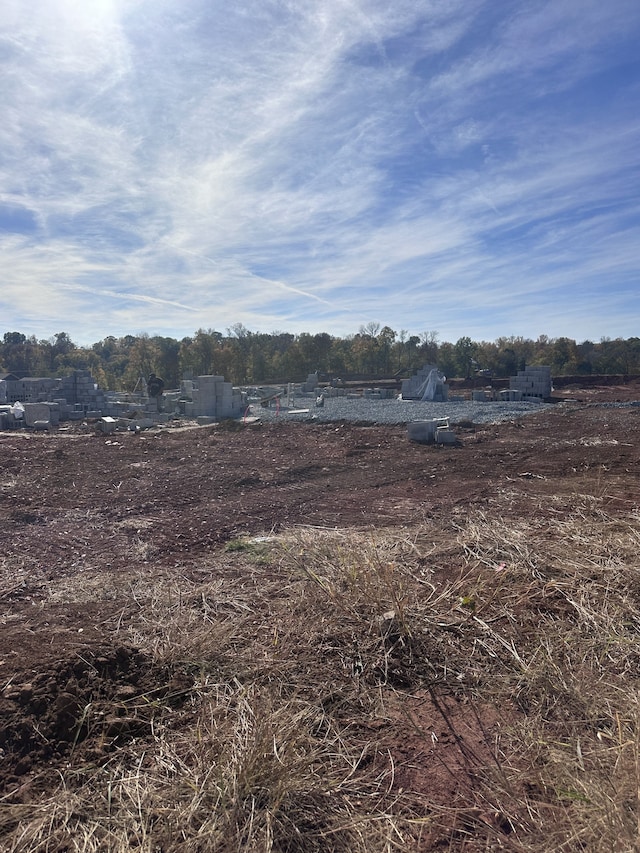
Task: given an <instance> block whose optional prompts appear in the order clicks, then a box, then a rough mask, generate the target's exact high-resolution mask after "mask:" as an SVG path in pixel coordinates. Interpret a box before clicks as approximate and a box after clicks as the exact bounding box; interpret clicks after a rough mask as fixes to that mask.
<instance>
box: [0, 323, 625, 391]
mask: <svg viewBox="0 0 640 853" xmlns="http://www.w3.org/2000/svg"><path fill="white" fill-rule="evenodd" d="M425 364H437V365H438V367H439V368H440V370H441V371H442V372H443V373H444V374H445V376H447V377H448V378H455V377H460V378H468V377H471V376H472V375H474V374H476V373H477V372H478V371H490V372H491V375H492V376H495V377H497V378H501V377H508V376H512V375H514V374H515V373H517V371H518V370H523V369H524V368H525V367H527V366H532V365H536V364H546V365H550V367H551V371H552V374H553V375H554V376H562V375H573V374H582V375H585V376H586V375H590V374H603V373H617V374H629V373H640V338H636V337H633V338H628V339H626V340H625V339H623V338H616V339H614V340H611V339H610V338H602V339H601V340H600V341H598V342H597V343H596V342H594V341H583V342H582V343H576V341H574V340H572V339H571V338H548V337H547V336H546V335H541V336H540V337H539V338H537V340H535V341H534V340H530V339H528V338H522V337H501V338H498V339H497V340H495V341H492V342H488V341H473V340H471V338H469V337H462V338H460V339H459V340H457V341H456V342H455V343H449V342H445V341H443V342H440V341H439V339H438V333H437V332H433V331H430V332H423V333H422V334H420V335H409V334H408V333H407V332H406V331H404V330H401V331H400V332H396V331H394V330H393V329H391V328H390V327H389V326H382V327H381V326H380V324H378V323H368V324H367V325H366V326H362V327H361V328H360V330H359V331H358V333H357V334H354V335H348V336H347V337H344V338H339V337H334V336H333V335H329V334H327V333H326V332H323V333H320V334H313V335H312V334H309V333H307V332H302V333H301V334H298V335H294V334H289V333H286V332H272V333H271V334H265V333H262V332H252V331H250V330H249V329H247V328H245V327H244V326H243V325H242V324H241V323H238V324H236V325H234V326H232V327H231V328H230V329H227V330H226V334H224V333H222V332H218V331H215V330H214V329H207V330H205V329H198V331H197V332H196V333H195V334H194V335H193V336H192V337H187V338H182V340H176V339H175V338H166V337H161V336H159V335H156V336H151V335H147V334H140V335H125V336H124V337H121V338H115V337H111V336H110V337H107V338H105V339H104V340H102V341H98V342H97V343H95V344H93V345H92V346H90V347H81V346H76V344H74V342H73V341H72V340H71V338H70V337H69V335H68V334H67V333H66V332H58V333H57V334H55V335H53V337H51V338H49V339H47V340H37V339H36V338H35V336H31V337H27V336H26V335H24V334H22V333H21V332H5V333H4V335H3V338H2V343H0V373H14V374H16V375H17V376H19V377H24V376H61V375H64V374H67V373H69V372H70V371H72V370H74V369H79V368H82V369H89V370H91V373H92V374H93V376H94V378H95V380H96V382H98V384H99V385H100V387H102V388H105V389H111V390H114V391H127V390H132V389H133V388H134V387H135V385H136V383H137V382H138V380H139V378H140V376H145V377H146V376H148V375H149V373H151V372H152V371H153V372H155V373H156V374H157V375H159V376H161V377H162V378H163V379H164V382H165V387H167V388H176V387H178V386H179V384H180V380H181V379H183V378H188V377H192V376H199V375H202V374H218V375H221V376H224V377H225V379H226V380H227V381H230V382H233V383H234V385H259V384H268V383H280V382H285V381H291V382H296V381H302V380H304V379H306V377H307V375H308V374H309V373H314V372H316V371H317V372H318V373H320V374H322V375H323V376H325V377H331V378H345V379H348V378H356V377H357V378H365V377H366V378H383V377H385V378H389V377H394V376H395V377H400V376H410V375H411V374H413V373H415V372H416V371H417V370H418V369H419V368H421V367H422V366H423V365H425Z"/></svg>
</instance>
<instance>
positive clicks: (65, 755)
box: [0, 370, 640, 853]
mask: <svg viewBox="0 0 640 853" xmlns="http://www.w3.org/2000/svg"><path fill="white" fill-rule="evenodd" d="M430 373H431V370H429V371H428V372H427V373H423V374H422V375H421V376H419V377H416V379H415V380H414V381H413V383H409V384H408V385H407V386H406V387H405V388H404V389H402V390H401V391H400V392H399V393H401V394H402V397H403V398H404V396H405V394H406V395H407V397H411V394H412V393H416V394H417V393H418V392H420V389H421V387H422V392H421V397H422V396H424V394H425V392H426V387H427V384H428V380H429V375H430ZM431 379H432V380H433V382H432V389H431V390H432V391H433V392H434V393H435V394H436V395H438V396H441V397H443V398H444V399H442V400H438V401H436V400H433V401H423V400H422V399H413V400H412V399H406V400H405V399H402V400H400V399H398V392H394V393H393V394H392V395H391V396H389V397H385V396H384V395H382V398H381V399H378V397H379V396H380V394H379V392H378V391H377V390H376V389H369V390H368V391H367V390H366V389H362V390H361V391H360V392H357V393H356V392H353V391H351V390H348V389H341V388H337V387H336V388H333V389H332V388H331V387H330V385H327V386H322V385H321V384H319V383H317V382H316V378H315V377H313V376H312V377H309V380H308V382H307V383H304V387H292V388H289V387H287V386H284V387H281V388H275V389H264V392H266V391H267V390H269V393H263V392H260V391H259V390H258V389H253V390H252V389H235V388H231V387H230V386H228V387H227V386H226V385H225V383H224V380H222V379H221V378H220V377H204V378H203V377H199V378H196V379H194V380H189V382H190V383H191V384H190V385H189V384H185V385H184V387H182V388H180V389H178V390H176V391H168V392H165V393H164V394H163V395H162V397H163V399H162V400H157V399H152V398H149V397H148V395H145V394H142V395H141V396H140V397H139V399H137V400H134V399H122V398H121V397H119V399H118V400H116V399H115V398H112V396H111V395H110V394H108V393H106V392H101V391H100V390H99V389H97V388H96V387H95V383H93V382H92V381H91V377H90V375H86V374H83V373H77V374H75V375H74V377H72V379H71V380H63V382H64V383H66V384H64V385H62V386H56V387H53V386H51V387H44V386H43V385H42V384H40V386H38V383H39V382H40V383H42V380H32V383H31V384H30V383H29V382H28V381H26V380H18V381H21V382H23V384H22V385H21V386H20V387H17V386H14V387H11V389H10V390H9V388H8V386H7V385H5V388H4V392H5V395H6V396H5V402H4V403H3V404H2V405H3V408H2V419H3V420H2V424H3V429H2V431H1V432H0V471H1V472H2V473H1V478H0V520H1V524H2V531H3V548H2V552H1V556H0V561H1V563H0V565H1V567H2V572H1V574H0V578H1V581H0V624H1V625H2V631H1V632H0V718H1V722H0V837H1V838H2V841H0V847H1V849H2V850H3V851H5V850H6V851H11V853H14V851H15V853H17V851H46V853H54V851H56V852H57V851H62V850H66V851H81V850H82V851H103V850H110V851H122V853H124V851H126V850H132V849H137V850H141V851H148V853H152V851H154V853H157V851H165V853H169V851H171V853H183V851H184V853H186V851H196V850H200V851H205V850H216V851H224V853H227V851H228V853H231V851H237V850H247V851H248V850H252V851H253V850H255V851H258V850H265V851H266V850H269V851H276V853H285V851H294V850H295V851H300V853H307V851H309V853H311V851H314V853H319V851H321V850H322V851H326V850H331V851H341V853H347V851H349V853H352V851H360V852H361V853H365V851H366V853H370V851H374V853H378V851H379V853H383V851H389V850H394V849H397V850H400V849H402V850H408V851H420V853H422V851H431V850H452V851H463V850H464V851H472V853H475V851H481V850H483V851H486V850H513V851H523V850H525V851H540V853H542V851H547V850H550V849H553V850H567V851H569V850H574V849H582V850H590V851H602V853H605V851H607V853H608V851H610V850H613V849H620V850H632V849H634V844H636V843H637V840H638V836H637V826H638V816H639V814H640V810H639V803H638V795H637V790H638V789H637V774H636V758H637V749H638V745H639V744H640V727H639V726H638V715H637V672H638V661H639V657H638V643H637V639H638V631H639V630H640V627H639V626H640V592H639V586H638V581H637V578H638V571H639V570H640V564H639V562H638V553H640V548H639V546H640V539H639V530H640V518H639V512H640V485H639V480H638V474H637V472H638V469H639V464H640V405H638V401H640V384H639V383H638V382H637V381H628V382H621V383H619V384H617V385H606V386H605V385H602V386H598V385H595V384H585V385H584V386H581V385H574V386H573V387H568V388H567V387H563V388H562V389H561V393H559V391H558V390H552V389H551V388H550V386H549V385H548V384H545V383H546V381H547V379H546V376H545V377H543V378H542V379H541V377H540V375H538V374H536V375H535V376H532V375H531V373H527V374H526V375H525V376H523V377H520V378H519V380H518V381H519V382H520V383H521V385H520V387H513V388H509V389H501V390H500V391H498V393H497V397H498V399H497V400H495V401H494V400H489V399H485V400H473V399H472V396H474V395H475V394H477V393H478V392H479V391H480V390H483V391H484V392H485V393H486V395H487V397H488V396H489V392H488V390H486V389H480V388H475V389H466V390H465V391H464V392H463V393H459V392H458V389H454V388H447V387H446V385H447V383H446V382H445V381H443V380H440V379H439V378H438V376H432V377H431ZM5 382H6V379H5ZM425 382H426V383H427V384H425ZM538 382H540V384H536V383H538ZM423 386H424V387H423ZM505 390H506V391H508V392H509V394H515V395H517V394H520V395H521V397H535V398H536V399H535V400H527V399H524V400H523V399H508V400H506V401H505V400H504V399H503V398H502V395H501V391H505ZM352 393H355V396H354V397H353V398H351V403H353V405H354V406H355V407H356V408H357V407H359V406H364V407H367V408H366V413H367V415H366V417H364V418H360V419H358V420H344V419H343V420H339V419H332V420H322V419H321V418H322V416H323V413H324V415H325V416H326V413H328V412H330V409H331V406H332V405H333V403H334V402H335V403H336V404H337V403H338V402H339V401H340V400H345V401H346V400H347V399H348V398H349V395H350V394H352ZM372 396H373V397H374V399H373V400H372V399H370V398H371V397H372ZM455 397H463V399H462V400H458V401H456V400H455V399H453V398H455ZM12 398H13V399H12ZM47 398H49V400H47ZM214 400H215V408H214V402H213V401H214ZM536 401H537V402H536ZM18 402H19V403H20V404H21V407H22V408H23V413H22V415H21V416H20V417H16V413H15V411H9V410H10V409H12V408H13V409H15V407H16V404H17V403H18ZM116 403H118V406H116ZM412 405H416V406H418V407H420V406H422V405H425V406H426V405H429V406H435V407H437V408H436V409H435V410H433V411H435V414H433V415H432V416H430V417H424V418H423V417H418V418H411V419H409V420H407V418H405V417H404V416H403V418H402V420H401V421H400V422H398V423H376V422H374V421H371V420H368V418H369V415H368V412H369V411H370V409H369V408H368V407H370V406H380V407H381V408H380V410H381V411H386V410H387V409H389V408H390V407H392V406H400V408H401V409H402V408H403V407H405V406H407V407H408V406H412ZM457 405H461V406H471V405H473V406H474V407H477V408H474V409H473V411H474V412H475V411H478V412H481V411H486V412H489V413H491V412H492V409H493V407H494V406H495V407H498V408H496V409H495V411H496V412H497V411H498V410H499V407H500V406H505V407H506V406H514V407H515V408H514V409H513V410H512V414H511V416H510V417H509V418H508V419H506V420H501V419H499V418H497V419H496V418H495V417H494V416H493V415H492V416H491V417H489V418H488V419H487V420H486V421H485V422H480V421H479V420H469V419H466V420H464V419H460V418H458V417H456V416H454V412H455V411H456V410H455V406H457ZM31 406H33V407H35V408H33V409H30V407H31ZM154 406H155V410H154ZM56 407H58V408H56ZM518 407H524V409H520V408H518ZM336 411H337V410H336ZM363 411H365V409H363ZM415 411H417V412H419V411H421V410H420V409H416V410H415ZM296 412H297V413H298V414H296ZM300 412H302V414H300ZM264 413H266V416H264ZM261 415H262V416H261ZM441 420H442V422H440V421H441ZM19 421H23V423H22V424H21V423H18V422H19ZM433 421H438V422H437V423H435V424H434V423H433ZM445 421H446V422H445ZM421 422H422V424H423V425H424V424H428V423H431V426H430V427H428V426H423V427H422V428H423V429H424V430H425V431H426V432H425V433H424V434H421V435H418V436H417V437H416V436H412V435H411V434H410V429H415V430H418V432H420V429H421V428H419V427H417V426H414V427H411V423H414V424H416V423H421ZM440 430H443V434H442V435H441V438H442V439H443V440H441V441H436V435H437V433H438V432H439V431H440ZM447 431H448V432H451V433H453V434H454V441H449V439H448V438H447V437H446V432H447Z"/></svg>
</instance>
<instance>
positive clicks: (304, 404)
mask: <svg viewBox="0 0 640 853" xmlns="http://www.w3.org/2000/svg"><path fill="white" fill-rule="evenodd" d="M296 404H297V405H296V409H293V410H291V411H289V410H288V409H286V408H284V407H282V408H281V409H280V411H279V413H277V412H276V410H275V409H263V408H262V407H261V406H260V405H259V404H256V405H253V406H252V407H251V412H250V414H251V415H254V416H256V417H259V418H261V419H262V420H265V421H266V420H275V419H276V418H278V419H280V420H287V421H293V420H309V419H313V420H314V421H316V422H319V423H330V422H331V421H353V422H355V423H375V424H406V423H408V422H409V421H423V420H429V419H430V418H449V422H450V423H451V424H459V423H461V422H463V421H472V422H473V423H475V424H487V423H489V424H490V423H499V422H501V421H511V420H514V419H517V418H522V417H525V416H526V415H531V414H533V413H535V412H540V411H542V410H543V409H548V408H550V407H552V406H553V405H554V404H552V403H476V402H469V401H465V402H451V403H420V402H417V401H413V400H367V399H364V398H348V397H333V398H331V397H328V398H327V399H325V401H324V406H322V407H316V405H315V397H314V398H308V399H306V398H302V397H301V398H299V399H297V400H296ZM305 409H308V412H304V411H301V410H305ZM296 412H298V414H296Z"/></svg>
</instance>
